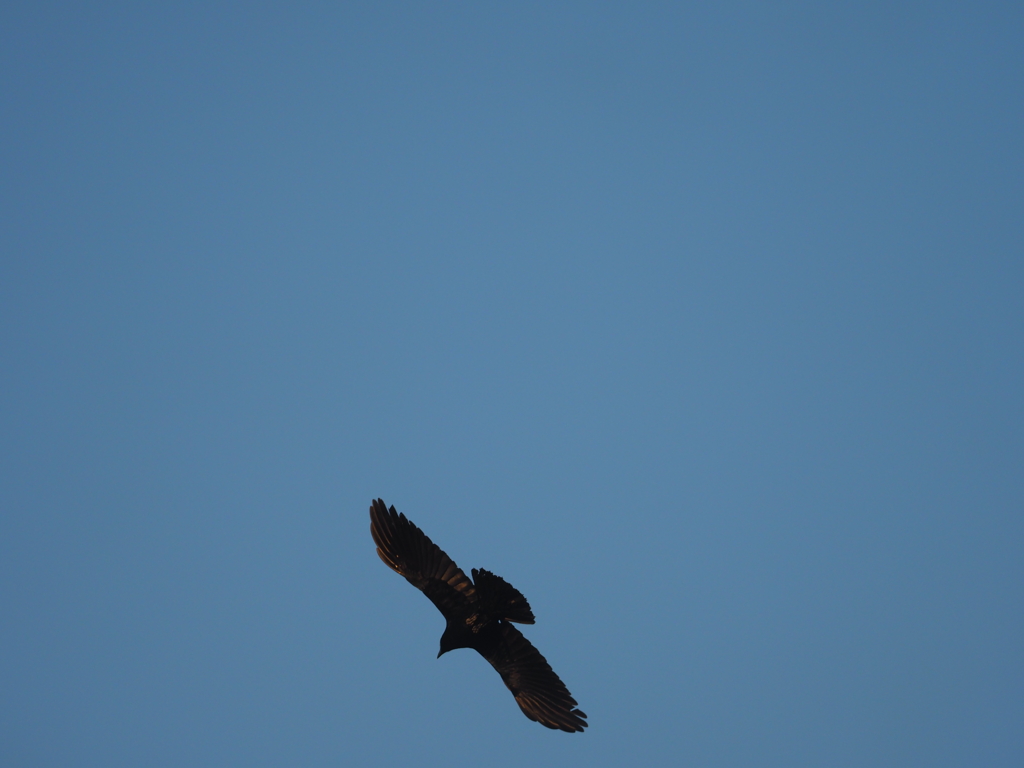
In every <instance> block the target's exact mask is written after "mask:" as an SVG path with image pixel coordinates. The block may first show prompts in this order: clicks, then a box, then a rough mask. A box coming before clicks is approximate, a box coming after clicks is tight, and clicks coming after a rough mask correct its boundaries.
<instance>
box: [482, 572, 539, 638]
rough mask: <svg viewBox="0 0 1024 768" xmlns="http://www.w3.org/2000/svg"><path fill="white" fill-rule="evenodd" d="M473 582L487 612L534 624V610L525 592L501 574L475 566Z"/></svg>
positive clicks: (521, 622)
mask: <svg viewBox="0 0 1024 768" xmlns="http://www.w3.org/2000/svg"><path fill="white" fill-rule="evenodd" d="M473 582H474V584H475V586H476V591H477V594H479V595H480V602H481V607H482V608H483V609H484V611H485V612H486V613H489V614H491V615H492V616H497V617H499V618H502V619H505V620H506V621H516V622H519V623H520V624H533V622H534V618H533V611H532V610H530V604H529V603H528V602H526V598H525V597H523V593H522V592H520V591H519V590H518V589H516V588H515V587H513V586H512V585H511V584H509V583H508V582H507V581H505V580H504V579H503V578H501V576H495V575H494V574H493V573H491V572H490V571H485V570H484V569H483V568H474V569H473Z"/></svg>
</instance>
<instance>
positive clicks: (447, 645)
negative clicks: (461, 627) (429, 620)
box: [437, 626, 460, 659]
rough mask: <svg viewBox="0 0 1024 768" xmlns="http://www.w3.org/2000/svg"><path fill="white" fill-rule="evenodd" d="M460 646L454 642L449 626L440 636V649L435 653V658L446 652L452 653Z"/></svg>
mask: <svg viewBox="0 0 1024 768" xmlns="http://www.w3.org/2000/svg"><path fill="white" fill-rule="evenodd" d="M459 647H460V646H459V645H457V644H456V642H455V633H454V632H453V631H452V628H451V627H450V626H448V627H445V628H444V634H443V635H441V648H440V650H438V652H437V658H439V659H440V658H441V657H442V656H444V655H445V654H446V653H448V651H454V650H455V649H456V648H459Z"/></svg>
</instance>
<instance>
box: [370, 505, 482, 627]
mask: <svg viewBox="0 0 1024 768" xmlns="http://www.w3.org/2000/svg"><path fill="white" fill-rule="evenodd" d="M370 534H371V535H372V536H373V540H374V542H375V543H376V544H377V554H378V555H380V559H381V560H383V561H384V562H385V563H386V564H387V565H388V566H389V567H390V568H392V569H393V570H395V571H397V572H398V573H400V574H402V575H403V576H404V577H405V578H406V580H407V581H408V582H409V583H410V584H412V585H413V586H414V587H416V588H417V589H419V590H421V591H422V592H423V594H425V595H426V596H427V597H429V598H430V601H431V602H432V603H433V604H434V605H436V606H437V610H439V611H440V612H441V613H442V614H443V615H444V617H445V618H446V619H447V618H449V617H452V616H454V617H461V616H463V615H468V614H469V613H471V612H472V610H471V605H472V604H473V603H475V602H476V600H477V594H476V589H475V588H474V587H473V582H471V581H470V580H469V577H468V576H466V574H464V573H463V572H462V569H461V568H459V566H457V565H456V564H455V563H453V562H452V559H451V558H450V557H448V555H446V554H445V553H444V552H443V551H442V550H441V548H440V547H439V546H437V544H435V543H434V542H432V541H431V540H430V539H429V538H428V537H427V535H426V534H425V533H423V531H421V530H420V529H419V528H417V527H416V526H415V525H414V524H413V523H411V522H410V521H409V519H408V518H407V517H406V516H405V515H403V514H401V513H399V512H397V511H396V510H395V508H394V507H391V509H388V508H387V506H385V504H384V501H383V500H382V499H377V500H376V501H374V502H373V504H372V505H370Z"/></svg>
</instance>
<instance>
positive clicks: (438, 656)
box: [437, 651, 444, 659]
mask: <svg viewBox="0 0 1024 768" xmlns="http://www.w3.org/2000/svg"><path fill="white" fill-rule="evenodd" d="M442 653H444V651H438V652H437V658H439V659H440V658H441V654H442Z"/></svg>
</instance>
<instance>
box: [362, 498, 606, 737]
mask: <svg viewBox="0 0 1024 768" xmlns="http://www.w3.org/2000/svg"><path fill="white" fill-rule="evenodd" d="M370 533H371V534H372V535H373V540H374V542H376V544H377V554H378V555H380V559H381V560H383V561H384V562H385V563H386V564H387V565H388V566H389V567H390V568H392V569H393V570H395V571H397V572H398V573H400V574H402V576H404V577H405V578H406V580H407V581H408V582H409V583H410V584H412V585H413V586H414V587H416V589H418V590H420V591H421V592H423V594H425V595H426V596H427V597H429V598H430V601H431V602H432V603H433V604H434V605H436V606H437V610H439V611H440V612H441V615H442V616H444V618H445V621H446V622H447V626H446V627H445V629H444V634H442V635H441V649H440V650H439V651H438V654H437V657H438V658H441V655H442V654H444V653H448V651H453V650H455V649H456V648H472V649H473V650H475V651H477V652H478V653H479V654H480V655H481V656H483V657H484V658H485V659H487V661H488V662H490V664H491V666H492V667H494V668H495V669H496V670H497V671H498V674H499V675H501V679H502V680H503V681H504V682H505V685H506V686H508V689H509V690H510V691H512V695H513V696H515V697H516V703H517V704H519V708H520V709H521V710H523V714H524V715H526V716H527V717H528V718H530V719H531V720H535V721H537V722H538V723H540V724H541V725H544V726H547V727H548V728H556V729H560V730H563V731H568V732H569V733H573V732H575V731H583V729H584V728H586V727H587V720H586V718H587V716H586V715H585V714H584V713H582V712H580V711H579V710H578V709H576V699H574V698H573V697H572V695H571V694H570V693H569V689H568V688H566V687H565V683H563V682H562V681H561V680H560V679H559V677H558V675H556V674H555V672H554V670H553V669H551V667H550V665H549V664H548V663H547V661H546V660H545V659H544V657H543V656H541V655H540V651H538V650H537V649H536V648H534V647H533V646H532V645H531V644H530V641H529V640H527V639H526V638H525V637H523V634H522V633H521V632H520V631H519V630H518V629H516V628H515V627H514V626H512V624H510V623H509V622H513V621H515V622H518V623H520V624H533V611H531V610H530V604H529V603H527V602H526V598H525V597H523V595H522V593H521V592H520V591H519V590H518V589H516V588H515V587H513V586H512V585H511V584H509V583H508V582H507V581H505V580H504V579H503V578H501V576H495V575H494V574H493V573H491V572H490V571H485V570H484V569H482V568H481V569H479V570H477V569H476V568H474V569H473V570H472V574H473V581H470V580H469V578H468V577H467V576H466V574H465V573H463V572H462V569H461V568H459V566H457V565H456V564H455V563H453V562H452V559H451V558H450V557H448V555H446V554H445V553H444V552H443V551H441V548H440V547H438V546H437V545H436V544H435V543H434V542H432V541H431V540H430V539H429V538H427V536H426V534H424V533H423V531H421V530H420V529H419V528H417V527H416V526H415V525H413V524H412V523H411V522H410V521H409V519H408V518H406V516H405V515H403V514H400V513H399V512H397V511H395V508H394V507H391V509H388V508H387V507H386V506H385V505H384V502H383V500H381V499H377V500H376V501H374V502H373V504H371V506H370Z"/></svg>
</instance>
